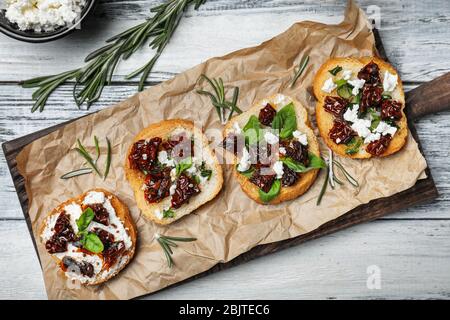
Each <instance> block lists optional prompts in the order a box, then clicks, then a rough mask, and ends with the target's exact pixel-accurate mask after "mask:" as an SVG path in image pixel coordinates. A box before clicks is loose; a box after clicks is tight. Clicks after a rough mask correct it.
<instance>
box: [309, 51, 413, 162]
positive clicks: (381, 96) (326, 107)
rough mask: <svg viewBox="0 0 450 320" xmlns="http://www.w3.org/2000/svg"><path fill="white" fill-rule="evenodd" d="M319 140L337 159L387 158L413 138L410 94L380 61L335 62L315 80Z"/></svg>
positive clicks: (331, 62)
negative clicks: (408, 116)
mask: <svg viewBox="0 0 450 320" xmlns="http://www.w3.org/2000/svg"><path fill="white" fill-rule="evenodd" d="M314 95H315V96H316V99H317V104H316V118H317V125H318V127H319V131H320V135H321V136H322V138H323V139H324V141H325V143H326V144H327V146H328V147H329V148H330V149H331V150H333V151H334V152H335V153H337V154H339V155H341V156H345V157H350V158H356V159H366V158H371V157H386V156H389V155H391V154H394V153H395V152H397V151H399V150H400V149H402V148H403V146H404V145H405V143H406V140H407V136H408V122H407V119H406V116H405V113H404V108H405V94H404V92H403V87H402V82H401V80H400V77H399V75H398V73H397V71H396V70H395V69H394V68H393V67H392V66H391V65H390V64H389V63H387V62H385V61H383V60H381V59H379V58H376V57H364V58H332V59H329V60H328V61H327V62H325V63H324V64H323V65H322V66H321V67H320V69H319V71H318V72H317V75H316V77H315V79H314Z"/></svg>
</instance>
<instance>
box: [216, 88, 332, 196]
mask: <svg viewBox="0 0 450 320" xmlns="http://www.w3.org/2000/svg"><path fill="white" fill-rule="evenodd" d="M223 146H224V148H225V149H226V150H228V151H230V152H231V153H232V154H233V159H234V165H233V169H234V174H235V176H236V178H237V180H238V182H239V184H240V185H241V188H242V190H243V191H244V192H245V193H246V194H247V195H248V196H249V197H250V198H251V199H253V200H254V201H256V202H258V203H261V204H277V203H280V202H283V201H287V200H291V199H295V198H297V197H299V196H300V195H302V194H304V193H305V192H306V191H307V190H308V189H309V187H310V186H311V185H312V184H313V183H314V181H315V180H316V177H317V174H318V171H319V169H320V168H323V167H325V162H324V161H323V160H322V159H321V158H320V152H319V144H318V142H317V138H316V136H315V135H314V132H313V130H312V129H311V126H310V122H309V119H308V114H307V111H306V109H305V108H304V107H303V106H302V105H301V103H300V102H299V101H296V100H294V99H292V98H291V97H288V96H285V95H282V94H277V95H274V96H271V97H269V98H266V99H263V100H262V101H259V102H257V103H255V104H254V105H253V106H252V107H251V108H250V109H249V110H248V111H246V112H244V113H242V114H240V115H238V116H236V117H234V118H232V119H231V120H230V121H229V122H228V123H227V125H226V126H225V129H224V141H223Z"/></svg>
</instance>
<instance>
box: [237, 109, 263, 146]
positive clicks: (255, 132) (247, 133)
mask: <svg viewBox="0 0 450 320" xmlns="http://www.w3.org/2000/svg"><path fill="white" fill-rule="evenodd" d="M242 131H243V132H244V138H245V143H247V144H248V145H254V144H257V143H258V141H259V140H260V139H261V138H262V137H263V135H262V130H261V124H260V122H259V119H258V117H257V116H255V115H251V116H250V118H249V119H248V121H247V123H246V124H245V126H244V128H242Z"/></svg>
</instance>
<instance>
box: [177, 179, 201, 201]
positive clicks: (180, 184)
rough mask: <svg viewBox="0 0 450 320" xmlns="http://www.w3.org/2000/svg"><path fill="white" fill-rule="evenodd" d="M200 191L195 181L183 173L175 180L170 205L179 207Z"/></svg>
mask: <svg viewBox="0 0 450 320" xmlns="http://www.w3.org/2000/svg"><path fill="white" fill-rule="evenodd" d="M199 192H200V189H199V187H198V185H197V183H196V182H195V181H194V180H193V179H191V178H190V177H188V176H187V175H185V174H181V175H180V177H179V178H178V180H177V186H176V189H175V193H174V194H173V195H172V207H173V208H175V209H176V208H179V207H181V205H182V204H183V203H186V202H188V201H189V199H190V198H191V197H192V196H194V195H196V194H197V193H199Z"/></svg>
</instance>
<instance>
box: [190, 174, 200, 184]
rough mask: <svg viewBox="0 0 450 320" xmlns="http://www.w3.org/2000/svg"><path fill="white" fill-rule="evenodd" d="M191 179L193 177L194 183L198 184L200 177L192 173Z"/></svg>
mask: <svg viewBox="0 0 450 320" xmlns="http://www.w3.org/2000/svg"><path fill="white" fill-rule="evenodd" d="M192 179H194V181H195V183H196V184H200V178H199V177H198V176H197V175H195V174H194V175H193V176H192Z"/></svg>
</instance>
